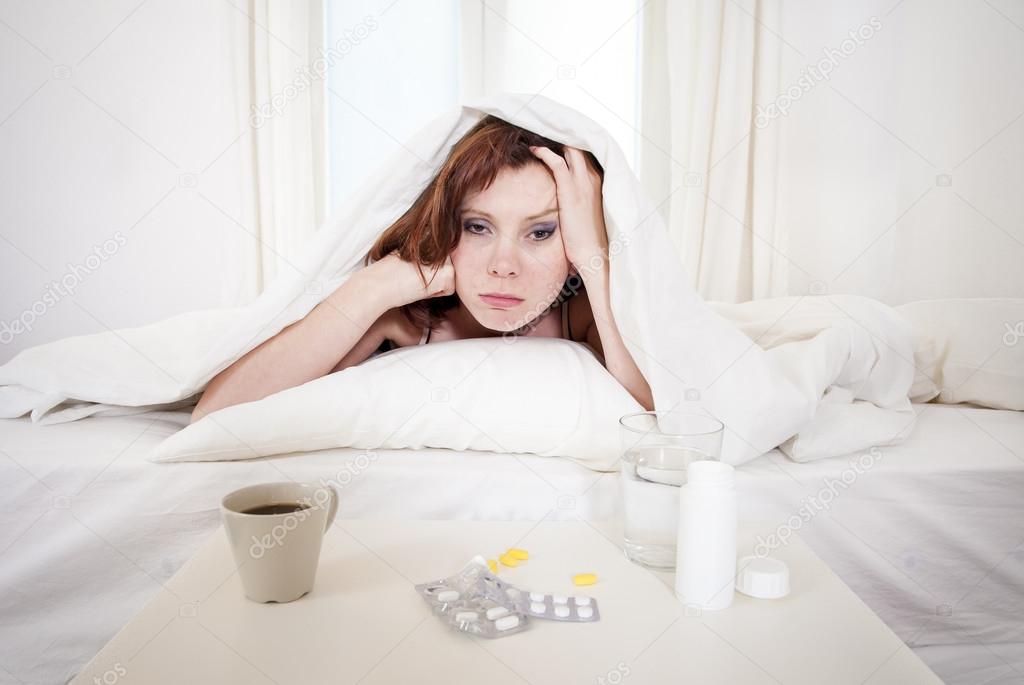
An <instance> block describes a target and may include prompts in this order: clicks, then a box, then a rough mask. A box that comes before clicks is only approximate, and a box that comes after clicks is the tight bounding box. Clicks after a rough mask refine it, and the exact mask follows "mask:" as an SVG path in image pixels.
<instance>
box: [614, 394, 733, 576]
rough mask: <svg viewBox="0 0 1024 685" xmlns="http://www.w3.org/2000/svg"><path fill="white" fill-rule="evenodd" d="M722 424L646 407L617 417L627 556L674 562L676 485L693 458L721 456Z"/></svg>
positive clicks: (660, 564) (651, 563)
mask: <svg viewBox="0 0 1024 685" xmlns="http://www.w3.org/2000/svg"><path fill="white" fill-rule="evenodd" d="M723 429H724V425H723V424H722V422H721V421H719V420H718V419H715V418H713V417H711V416H708V415H706V414H692V413H685V412H680V411H645V412H639V413H637V414H627V415H626V416H623V417H622V418H621V419H619V436H620V442H621V447H622V460H621V467H622V476H621V478H620V483H621V489H622V514H623V524H624V533H625V535H624V538H625V539H624V543H625V551H626V557H627V558H629V559H630V561H634V562H636V563H638V564H642V565H644V566H648V567H650V568H656V569H671V568H675V565H676V531H677V528H678V525H679V487H680V486H682V485H685V484H686V469H687V467H688V466H689V465H690V463H691V462H694V461H699V460H702V459H716V460H717V459H719V458H721V454H722V431H723Z"/></svg>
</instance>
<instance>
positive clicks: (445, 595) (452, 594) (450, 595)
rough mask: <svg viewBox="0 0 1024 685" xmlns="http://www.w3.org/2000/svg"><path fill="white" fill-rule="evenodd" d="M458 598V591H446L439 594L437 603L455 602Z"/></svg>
mask: <svg viewBox="0 0 1024 685" xmlns="http://www.w3.org/2000/svg"><path fill="white" fill-rule="evenodd" d="M458 598H459V592H458V590H444V591H443V592H438V593H437V601H439V602H454V601H455V600H457V599H458Z"/></svg>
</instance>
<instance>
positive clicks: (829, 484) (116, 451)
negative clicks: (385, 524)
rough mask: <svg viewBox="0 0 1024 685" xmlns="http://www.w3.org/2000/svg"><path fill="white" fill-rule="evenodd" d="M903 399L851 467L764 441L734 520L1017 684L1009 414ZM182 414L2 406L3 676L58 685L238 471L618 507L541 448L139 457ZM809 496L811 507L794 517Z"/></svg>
mask: <svg viewBox="0 0 1024 685" xmlns="http://www.w3.org/2000/svg"><path fill="white" fill-rule="evenodd" d="M914 410H915V412H916V413H917V414H918V423H917V426H916V428H914V430H913V431H912V432H910V434H909V437H908V438H907V439H906V441H905V442H903V443H902V444H899V445H896V446H889V447H884V448H881V449H879V450H876V451H873V452H871V454H870V455H867V453H865V454H864V455H860V457H859V459H860V466H859V467H856V468H855V464H854V463H852V462H851V460H850V458H844V457H836V458H829V459H822V460H818V461H813V462H809V463H802V464H800V463H795V462H793V461H791V460H789V459H788V458H787V457H785V456H784V455H782V454H781V453H780V452H778V451H777V450H774V451H772V452H769V453H767V454H765V455H763V456H761V457H759V458H757V459H755V460H754V461H752V462H749V463H747V464H745V465H743V466H742V467H740V468H739V469H738V486H739V489H740V502H741V516H743V517H757V518H758V519H759V520H763V521H777V522H778V528H777V532H778V533H779V536H778V537H777V538H776V539H773V540H768V539H766V540H765V545H766V547H771V546H772V545H773V544H782V543H780V542H779V540H782V539H783V538H784V536H785V533H786V532H788V531H795V532H798V533H799V534H800V535H801V536H802V537H803V538H804V540H806V542H807V543H808V544H809V545H810V546H811V547H812V548H813V549H814V550H815V551H816V553H817V554H818V555H819V556H820V557H821V558H822V559H823V560H824V561H825V562H826V563H827V564H828V565H829V566H830V567H831V568H832V569H833V570H834V571H835V572H836V573H837V574H838V575H839V576H840V577H841V578H842V579H843V580H844V581H845V582H846V583H847V584H848V585H849V586H850V587H851V588H852V589H853V590H854V591H855V592H856V593H857V594H858V595H859V596H860V597H861V598H862V599H863V600H864V601H865V603H867V604H868V606H870V607H871V608H872V609H873V610H874V611H875V612H876V613H877V614H878V615H879V616H880V617H881V618H882V620H883V621H885V622H886V623H887V624H888V625H889V626H890V627H891V628H892V629H893V630H894V631H895V632H896V633H897V634H898V635H899V636H900V637H901V638H902V639H903V640H904V642H905V643H906V644H907V645H908V646H909V648H911V649H913V650H914V651H915V652H916V653H917V654H918V656H920V657H921V658H922V659H923V660H924V661H925V662H926V663H927V664H928V665H929V666H930V667H931V668H932V669H933V670H934V671H935V672H936V673H937V674H938V675H939V676H940V677H941V678H942V679H943V680H945V681H946V682H947V683H1024V620H1022V618H1021V617H1022V616H1024V413H1022V412H1014V411H1004V410H996V409H984V408H980V407H975V406H972V405H965V404H963V405H939V404H931V403H929V404H915V405H914ZM184 420H185V414H174V413H162V414H140V415H136V416H125V417H106V418H99V417H94V418H89V419H84V420H80V421H75V422H71V423H65V424H57V425H50V426H38V425H33V424H32V423H31V422H30V421H28V420H27V419H16V420H3V421H0V483H2V485H0V488H2V492H0V501H2V504H0V523H2V525H0V550H2V552H0V587H3V589H4V592H3V593H2V595H0V630H2V635H3V639H2V640H0V667H2V668H0V682H4V683H7V682H10V683H19V682H23V683H64V682H67V681H68V680H69V679H70V678H71V677H73V676H74V675H75V674H76V673H77V672H78V670H79V669H80V668H81V667H82V666H83V665H84V664H85V663H86V662H87V661H88V660H89V659H90V658H91V657H92V656H93V655H94V654H95V653H96V652H97V651H98V650H99V649H100V648H101V647H102V646H103V645H104V644H105V643H106V642H107V640H109V639H110V638H111V637H112V636H113V635H114V633H115V632H116V631H117V630H118V629H119V628H120V627H121V626H122V625H123V624H125V623H126V622H127V621H128V620H129V619H130V618H131V617H132V616H133V615H134V614H135V613H136V612H138V611H139V610H140V609H141V608H142V607H143V605H144V604H145V603H146V602H147V601H148V600H149V599H150V598H151V597H152V596H153V595H154V594H155V592H156V590H157V588H158V587H159V585H160V584H161V583H164V582H166V581H167V579H169V578H170V577H171V576H172V575H173V574H174V573H175V572H176V571H177V570H178V569H179V568H180V567H181V566H182V564H183V563H184V562H185V561H186V560H187V559H188V558H189V557H190V556H191V555H192V554H193V553H194V552H195V551H196V550H197V549H198V547H199V545H200V544H201V543H202V542H203V540H205V539H206V538H207V537H208V536H209V535H210V534H211V533H212V532H213V531H214V530H215V529H216V528H217V526H218V525H219V524H220V521H219V512H218V503H219V499H220V497H221V496H222V495H223V494H224V493H226V492H228V491H229V490H232V489H234V488H237V487H241V486H243V485H246V484H250V483H255V482H261V481H268V480H281V479H296V480H314V481H315V480H319V479H321V478H323V479H334V481H335V482H336V483H338V484H339V486H340V487H339V489H340V491H341V494H342V499H341V506H340V512H339V518H386V519H494V520H540V519H544V518H554V519H573V518H582V519H585V520H604V519H607V518H609V517H614V516H616V515H617V504H618V475H617V474H615V473H597V472H594V471H591V470H588V469H586V468H584V467H582V466H580V465H578V464H576V463H573V462H571V461H569V460H565V459H558V458H550V457H537V456H532V455H510V454H496V453H484V452H456V451H450V450H436V449H426V450H390V451H388V450H381V451H379V452H371V453H367V452H363V451H359V450H352V449H332V450H323V451H320V452H312V453H301V454H295V455H288V456H281V457H270V458H263V459H254V460H247V461H238V462H206V463H168V464H155V463H151V462H148V461H146V460H145V458H144V457H145V455H146V453H147V452H148V451H149V450H150V449H152V448H153V447H154V446H155V445H156V444H157V443H158V442H160V441H161V440H163V439H164V438H165V437H167V436H168V435H170V434H171V433H173V432H175V431H177V430H179V428H180V427H181V425H182V423H183V421H184ZM865 465H867V466H866V467H865ZM851 472H852V473H853V474H854V475H853V477H851V475H850V474H851ZM826 491H828V492H832V493H833V494H832V495H827V494H826ZM812 499H813V501H814V502H817V503H818V504H819V505H820V504H821V503H824V502H826V500H828V502H827V507H823V506H818V507H817V508H816V509H814V510H813V515H810V516H806V515H805V516H801V513H806V512H807V511H810V510H811V509H810V506H809V503H810V502H811V501H812Z"/></svg>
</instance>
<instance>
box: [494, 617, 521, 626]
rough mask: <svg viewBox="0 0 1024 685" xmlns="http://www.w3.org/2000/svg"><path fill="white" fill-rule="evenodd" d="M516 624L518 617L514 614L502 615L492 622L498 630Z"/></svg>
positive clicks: (517, 623)
mask: <svg viewBox="0 0 1024 685" xmlns="http://www.w3.org/2000/svg"><path fill="white" fill-rule="evenodd" d="M517 625H519V617H518V616H516V615H515V614H512V615H511V616H503V617H501V618H499V619H498V620H497V621H495V622H494V627H495V628H496V629H498V630H509V629H511V628H515V627H516V626H517Z"/></svg>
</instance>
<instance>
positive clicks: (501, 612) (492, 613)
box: [487, 607, 508, 621]
mask: <svg viewBox="0 0 1024 685" xmlns="http://www.w3.org/2000/svg"><path fill="white" fill-rule="evenodd" d="M502 616H508V609H506V608H505V607H491V608H490V609H488V610H487V618H489V619H491V620H492V621H493V620H494V619H496V618H501V617H502Z"/></svg>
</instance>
